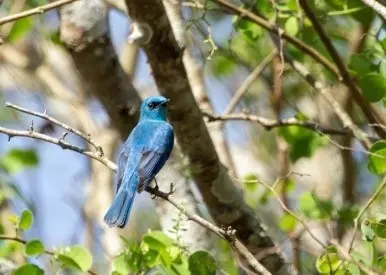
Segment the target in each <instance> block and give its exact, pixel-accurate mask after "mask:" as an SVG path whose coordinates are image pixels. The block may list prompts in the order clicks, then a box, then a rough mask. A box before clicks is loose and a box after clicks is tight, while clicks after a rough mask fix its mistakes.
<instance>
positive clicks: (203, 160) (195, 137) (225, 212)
mask: <svg viewBox="0 0 386 275" xmlns="http://www.w3.org/2000/svg"><path fill="white" fill-rule="evenodd" d="M126 4H127V7H128V11H129V16H130V17H131V19H132V20H134V21H136V22H138V23H143V24H148V25H149V26H150V27H151V28H152V30H153V37H152V38H151V40H150V42H149V43H148V44H146V45H144V46H143V48H144V50H145V52H146V54H147V57H148V61H149V64H150V66H151V68H152V73H153V76H154V78H155V81H156V83H157V86H158V88H159V90H160V92H161V93H162V94H163V95H165V96H166V97H168V98H170V99H171V101H170V102H171V103H170V108H169V119H170V121H171V123H172V125H173V127H174V130H175V133H176V136H177V140H178V142H179V144H180V146H181V149H182V152H183V153H184V154H185V155H186V156H187V157H188V159H189V163H190V164H189V168H190V172H191V174H192V176H193V178H194V180H195V182H196V183H197V185H198V188H199V190H200V192H201V194H202V196H203V199H204V201H205V203H206V205H207V207H208V209H209V211H210V213H211V215H212V217H213V218H214V220H215V221H216V222H217V224H219V225H223V226H231V227H233V228H234V229H236V232H237V233H236V234H237V236H238V238H239V239H240V240H241V241H242V242H243V243H244V244H245V245H246V246H247V247H248V249H249V250H250V251H251V252H252V253H253V254H256V253H257V252H259V251H261V250H264V249H266V248H269V247H272V246H274V245H275V244H274V242H273V241H272V239H271V238H270V237H268V235H267V234H266V232H265V229H264V226H263V224H262V223H261V221H260V220H259V219H258V218H257V217H256V216H255V215H254V213H253V211H252V210H251V209H250V208H249V207H248V206H247V205H246V204H245V202H244V200H243V196H242V194H241V192H240V190H238V189H237V188H236V187H235V184H234V182H233V181H232V179H231V178H230V177H229V175H228V173H227V171H226V169H225V167H224V166H223V164H222V163H221V162H220V161H219V158H218V155H217V153H216V150H215V147H214V145H213V142H212V140H211V139H210V136H209V133H208V130H207V128H206V126H205V123H204V120H203V118H202V115H201V111H200V109H199V107H198V105H197V103H196V101H195V99H194V96H193V93H192V90H191V87H190V85H189V81H188V77H187V74H186V71H185V68H184V64H183V61H182V57H183V50H180V49H179V47H178V44H177V42H176V40H175V38H174V36H173V32H172V30H171V27H170V24H169V21H168V18H167V16H166V13H165V9H164V7H163V5H162V1H160V0H158V1H157V0H143V1H133V0H127V1H126ZM262 263H263V264H264V265H265V267H266V268H268V269H269V270H270V271H271V272H272V273H274V274H289V273H290V270H289V268H288V266H287V264H286V262H285V261H284V259H283V257H282V256H281V254H280V253H275V254H272V255H269V256H267V257H266V258H264V259H263V260H262Z"/></svg>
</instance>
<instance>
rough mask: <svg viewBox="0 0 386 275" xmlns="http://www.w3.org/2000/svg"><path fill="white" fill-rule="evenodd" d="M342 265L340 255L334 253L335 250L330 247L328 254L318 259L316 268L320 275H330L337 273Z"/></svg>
mask: <svg viewBox="0 0 386 275" xmlns="http://www.w3.org/2000/svg"><path fill="white" fill-rule="evenodd" d="M341 263H342V260H341V259H340V257H339V255H338V253H336V250H335V251H334V248H332V247H329V249H328V250H327V252H325V253H323V254H322V255H320V256H319V257H318V258H317V260H316V263H315V266H316V269H317V270H318V271H319V273H321V274H330V273H332V272H336V270H337V268H338V267H339V266H340V265H341ZM334 274H335V273H334Z"/></svg>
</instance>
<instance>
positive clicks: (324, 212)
mask: <svg viewBox="0 0 386 275" xmlns="http://www.w3.org/2000/svg"><path fill="white" fill-rule="evenodd" d="M299 208H300V211H301V212H302V213H303V214H304V215H305V216H306V217H308V218H311V219H316V220H319V219H325V218H328V217H330V216H331V213H332V210H333V205H332V203H331V201H328V200H322V199H319V198H317V197H316V195H315V194H313V193H310V192H306V193H304V194H303V195H301V196H300V199H299Z"/></svg>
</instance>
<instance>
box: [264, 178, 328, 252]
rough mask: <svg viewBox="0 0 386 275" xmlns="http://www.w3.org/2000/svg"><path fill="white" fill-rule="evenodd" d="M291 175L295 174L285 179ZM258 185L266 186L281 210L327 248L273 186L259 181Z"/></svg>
mask: <svg viewBox="0 0 386 275" xmlns="http://www.w3.org/2000/svg"><path fill="white" fill-rule="evenodd" d="M290 174H293V173H289V174H288V175H286V176H285V177H288V176H289V175H290ZM285 177H280V178H279V179H278V181H279V180H281V179H283V178H285ZM278 181H277V182H275V184H274V185H273V186H276V185H277V183H278ZM258 183H261V184H262V185H264V187H265V188H267V189H268V190H269V191H271V193H272V194H273V195H274V196H275V197H276V199H277V200H278V202H279V203H280V205H281V208H282V209H283V210H284V211H285V212H286V213H288V214H289V215H291V216H292V217H293V218H294V219H296V220H297V221H298V222H300V223H301V224H302V225H303V227H304V229H305V230H306V231H307V232H308V234H310V236H311V238H312V239H314V240H315V241H316V242H317V243H318V244H320V246H322V247H323V248H326V245H325V244H324V243H323V242H322V241H321V240H319V239H318V238H317V237H316V236H315V235H314V233H312V230H311V229H310V228H309V227H308V225H307V223H306V222H305V221H304V220H303V219H302V218H300V217H299V216H298V215H296V214H295V212H293V211H292V210H291V209H289V208H288V207H287V206H286V205H285V203H284V202H283V201H282V200H281V198H280V196H279V195H278V194H277V193H276V191H275V188H274V187H272V186H269V185H268V184H267V183H265V182H263V181H258Z"/></svg>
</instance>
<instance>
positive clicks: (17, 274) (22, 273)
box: [12, 264, 44, 275]
mask: <svg viewBox="0 0 386 275" xmlns="http://www.w3.org/2000/svg"><path fill="white" fill-rule="evenodd" d="M27 274H28V275H43V274H44V271H43V270H42V269H40V267H38V266H37V265H34V264H25V265H22V266H19V267H18V268H17V269H15V270H14V271H12V275H27Z"/></svg>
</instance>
